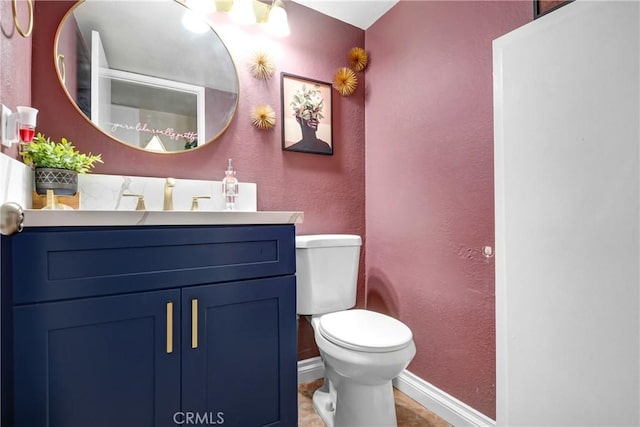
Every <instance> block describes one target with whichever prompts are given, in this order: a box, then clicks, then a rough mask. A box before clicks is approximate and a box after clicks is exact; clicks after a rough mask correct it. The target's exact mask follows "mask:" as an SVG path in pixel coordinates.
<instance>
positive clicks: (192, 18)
mask: <svg viewBox="0 0 640 427" xmlns="http://www.w3.org/2000/svg"><path fill="white" fill-rule="evenodd" d="M182 26H183V27H184V28H186V29H187V30H189V31H191V32H192V33H196V34H202V33H205V32H206V31H207V30H208V29H209V25H208V24H207V23H206V22H205V20H204V17H203V16H202V15H200V14H199V13H198V12H194V11H193V10H186V11H185V12H184V15H182Z"/></svg>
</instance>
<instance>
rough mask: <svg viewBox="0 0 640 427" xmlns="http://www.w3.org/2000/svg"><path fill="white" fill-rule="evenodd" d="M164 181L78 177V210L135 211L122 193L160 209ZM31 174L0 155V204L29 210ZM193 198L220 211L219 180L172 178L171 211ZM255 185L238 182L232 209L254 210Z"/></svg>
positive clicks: (186, 205)
mask: <svg viewBox="0 0 640 427" xmlns="http://www.w3.org/2000/svg"><path fill="white" fill-rule="evenodd" d="M164 185H165V178H153V177H141V176H118V175H100V174H86V175H79V176H78V190H79V191H80V193H81V199H80V209H89V210H135V208H136V204H137V198H136V197H126V196H123V195H124V194H142V195H144V200H145V205H146V209H147V210H162V205H163V202H164ZM32 188H33V173H32V171H31V169H29V168H28V167H27V166H25V165H24V164H23V163H22V162H19V161H17V160H15V159H12V158H11V157H9V156H6V155H4V154H1V153H0V203H4V202H8V201H10V202H16V203H18V204H19V205H21V206H23V207H31V191H32ZM194 196H210V197H211V199H208V200H207V199H200V200H199V201H198V204H199V208H200V210H202V211H222V210H224V198H223V196H222V182H221V181H205V180H192V179H179V178H176V185H175V187H173V208H174V210H176V211H186V210H189V209H190V208H191V201H192V198H193V197H194ZM257 206H258V201H257V185H256V184H253V183H245V182H241V183H240V185H239V190H238V200H237V202H236V207H235V210H237V211H246V212H254V211H257Z"/></svg>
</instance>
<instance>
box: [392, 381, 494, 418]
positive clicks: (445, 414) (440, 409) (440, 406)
mask: <svg viewBox="0 0 640 427" xmlns="http://www.w3.org/2000/svg"><path fill="white" fill-rule="evenodd" d="M393 385H394V387H395V388H397V389H398V390H400V391H401V392H403V393H404V394H406V395H407V396H409V397H410V398H412V399H413V400H415V401H416V402H418V403H419V404H420V405H422V406H424V407H425V408H428V409H429V410H430V411H432V412H434V413H435V414H437V415H438V416H439V417H440V418H443V419H444V420H445V421H447V422H448V423H449V424H451V425H453V426H456V427H462V426H474V427H475V426H495V425H496V422H495V421H494V420H492V419H491V418H489V417H487V416H486V415H484V414H481V413H480V412H478V411H476V410H475V409H473V408H472V407H471V406H469V405H467V404H466V403H463V402H461V401H459V400H458V399H456V398H455V397H453V396H451V395H450V394H448V393H445V392H444V391H442V390H440V389H439V388H437V387H435V386H433V385H431V384H429V383H428V382H426V381H425V380H423V379H422V378H420V377H418V376H417V375H415V374H412V373H411V372H409V371H407V370H405V371H404V372H402V373H401V374H400V375H399V376H398V377H397V378H395V379H394V380H393Z"/></svg>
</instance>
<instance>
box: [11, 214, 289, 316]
mask: <svg viewBox="0 0 640 427" xmlns="http://www.w3.org/2000/svg"><path fill="white" fill-rule="evenodd" d="M11 243H12V244H11V247H12V249H11V252H12V260H11V266H12V269H11V270H12V273H13V284H14V286H13V302H14V304H26V303H33V302H40V301H52V300H62V299H69V298H79V297H88V296H97V295H110V294H120V293H128V292H138V291H146V290H152V289H166V288H174V287H181V286H190V285H198V284H203V283H218V282H227V281H232V280H245V279H252V278H260V277H273V276H281V275H287V274H293V273H295V227H294V226H293V225H258V226H215V227H214V226H209V227H207V226H204V227H203V226H189V227H136V228H122V227H110V228H107V227H105V228H92V229H86V228H84V229H79V228H73V227H68V228H59V229H29V230H25V231H23V232H22V233H20V234H17V235H15V236H12V242H11Z"/></svg>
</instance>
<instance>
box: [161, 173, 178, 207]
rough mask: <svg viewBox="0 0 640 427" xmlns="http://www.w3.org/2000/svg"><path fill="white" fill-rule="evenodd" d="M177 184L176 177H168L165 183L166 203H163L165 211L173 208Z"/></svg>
mask: <svg viewBox="0 0 640 427" xmlns="http://www.w3.org/2000/svg"><path fill="white" fill-rule="evenodd" d="M175 186H176V180H175V179H174V178H167V180H166V181H165V183H164V204H163V205H162V210H163V211H172V210H173V187H175Z"/></svg>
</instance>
